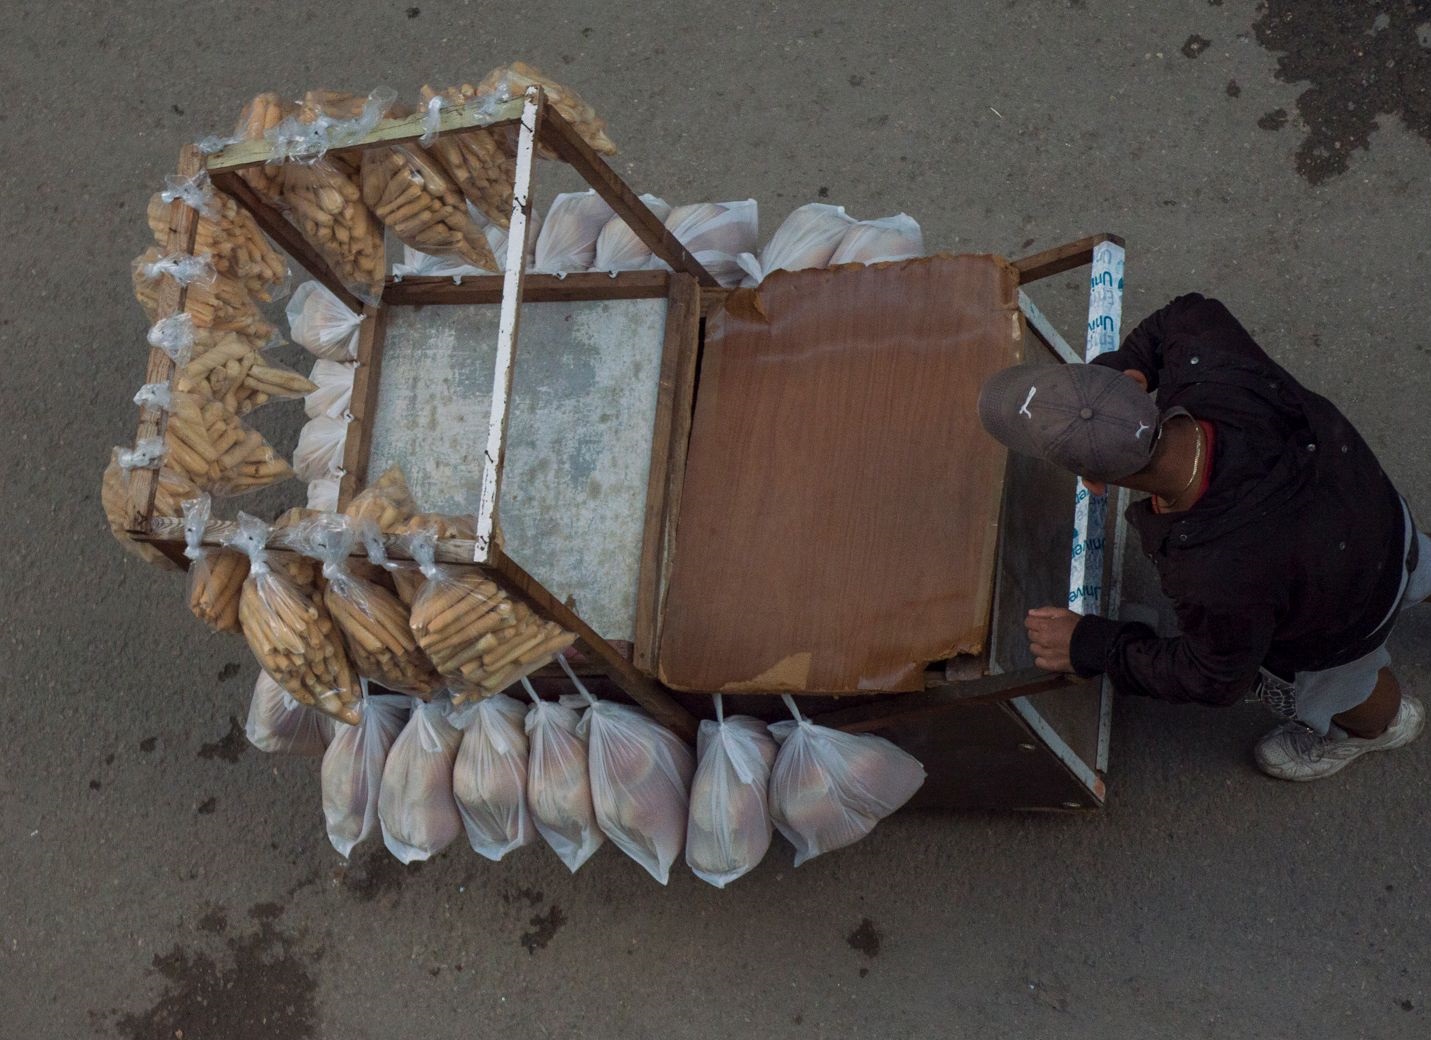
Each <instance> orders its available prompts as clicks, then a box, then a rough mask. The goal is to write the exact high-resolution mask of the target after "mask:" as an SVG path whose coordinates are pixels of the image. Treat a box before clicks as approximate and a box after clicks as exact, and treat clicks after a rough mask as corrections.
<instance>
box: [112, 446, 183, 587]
mask: <svg viewBox="0 0 1431 1040" xmlns="http://www.w3.org/2000/svg"><path fill="white" fill-rule="evenodd" d="M121 460H123V462H140V461H146V460H143V459H135V458H133V457H132V456H131V455H130V453H129V449H126V448H114V449H112V450H111V451H110V453H109V465H108V466H106V467H105V468H104V476H103V477H102V478H101V480H100V485H99V502H100V506H101V507H102V508H103V509H104V518H105V520H106V521H107V522H108V523H109V530H110V533H111V534H113V535H114V539H115V541H117V542H118V543H119V544H120V546H121V547H122V548H123V549H124V551H125V552H128V553H130V554H131V555H133V556H137V557H138V558H139V559H141V560H143V561H144V562H145V563H152V564H155V565H157V566H159V567H163V568H164V569H165V570H177V569H178V564H176V563H174V561H173V560H171V559H169V557H167V556H165V555H164V554H163V553H162V552H160V551H159V550H158V549H156V548H155V547H154V546H152V545H150V544H149V543H148V542H136V541H135V540H134V539H132V538H130V537H129V511H130V502H129V490H130V478H131V476H132V474H133V472H134V468H135V467H132V466H125V465H123V464H122V462H121ZM158 473H159V475H158V478H157V481H156V486H155V489H154V515H155V516H167V517H174V516H180V515H182V513H183V508H184V507H183V503H184V501H185V500H186V499H190V498H193V497H194V496H195V495H197V494H198V493H199V489H198V487H197V486H196V485H195V484H194V482H193V481H192V480H190V479H189V478H188V477H187V476H185V475H184V474H182V473H179V472H177V471H176V470H174V469H173V468H172V467H170V466H164V467H162V468H161V469H160V470H159V471H158Z"/></svg>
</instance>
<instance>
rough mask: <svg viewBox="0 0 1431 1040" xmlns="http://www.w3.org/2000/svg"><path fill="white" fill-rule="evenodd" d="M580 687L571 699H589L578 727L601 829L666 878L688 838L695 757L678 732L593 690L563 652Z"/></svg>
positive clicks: (663, 881)
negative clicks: (597, 695) (599, 697)
mask: <svg viewBox="0 0 1431 1040" xmlns="http://www.w3.org/2000/svg"><path fill="white" fill-rule="evenodd" d="M558 660H559V661H560V663H561V665H562V667H563V669H565V671H566V673H567V676H568V677H569V678H570V679H571V681H572V683H573V684H575V686H576V688H577V691H578V693H577V696H575V697H572V698H570V699H568V698H563V699H564V700H566V701H567V703H568V704H569V705H572V704H579V703H582V702H583V701H584V702H585V704H586V714H584V715H583V716H582V717H581V722H580V724H579V725H578V726H577V733H578V735H580V736H583V737H585V738H586V740H587V750H588V754H589V755H590V758H591V765H590V768H591V802H592V806H593V807H594V808H595V810H596V822H597V823H598V824H599V825H600V827H601V830H602V832H603V833H604V834H605V835H606V836H607V837H608V838H610V839H611V840H612V842H613V843H615V845H616V846H617V847H618V848H619V849H621V851H622V852H624V853H626V855H628V856H630V857H631V858H632V859H634V860H635V861H636V862H637V863H639V864H640V865H641V866H642V867H644V868H645V869H646V871H647V873H649V874H650V875H651V876H652V877H653V878H655V879H656V880H657V881H659V882H660V883H661V884H663V885H664V884H666V882H667V880H668V879H669V878H670V876H671V864H672V863H674V862H675V861H676V860H677V858H679V857H680V855H681V850H682V849H683V848H684V847H685V844H686V820H687V813H688V809H689V798H690V789H691V776H692V774H693V773H694V772H695V769H696V760H695V756H694V755H692V754H691V749H690V748H689V747H687V746H686V744H685V742H684V741H683V740H681V738H680V737H678V736H676V735H675V734H674V733H672V732H671V731H670V730H668V729H666V727H664V726H662V725H661V724H660V723H658V722H656V720H655V719H653V718H651V716H649V715H647V714H646V713H645V712H644V711H641V710H640V709H639V708H633V707H631V706H629V705H626V704H617V703H616V702H615V701H599V700H597V699H596V698H595V697H593V696H592V695H591V693H590V692H589V691H588V690H587V688H586V687H585V685H583V684H582V682H581V680H580V679H578V678H577V677H576V673H574V672H573V671H572V670H571V667H570V666H569V665H567V663H566V660H565V658H558Z"/></svg>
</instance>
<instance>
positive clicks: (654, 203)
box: [591, 195, 671, 274]
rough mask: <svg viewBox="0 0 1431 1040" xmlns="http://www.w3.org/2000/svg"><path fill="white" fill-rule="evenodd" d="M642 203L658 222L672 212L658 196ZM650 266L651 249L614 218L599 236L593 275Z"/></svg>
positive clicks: (627, 226)
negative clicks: (598, 272) (600, 272)
mask: <svg viewBox="0 0 1431 1040" xmlns="http://www.w3.org/2000/svg"><path fill="white" fill-rule="evenodd" d="M641 201H642V202H644V203H645V204H646V208H647V209H649V210H650V211H651V212H652V213H654V214H655V215H656V217H657V219H658V220H665V219H666V217H667V215H668V214H669V213H670V212H671V205H670V203H668V202H667V201H666V200H665V199H659V198H657V197H656V196H655V195H642V196H641ZM649 266H651V247H650V246H648V245H647V244H646V243H645V242H642V241H641V239H640V238H639V237H638V236H637V234H636V232H634V231H632V230H631V225H629V224H627V223H626V221H625V220H623V219H621V217H619V216H612V218H611V219H610V220H608V221H607V222H606V223H605V224H604V225H603V226H602V228H601V234H599V235H597V236H596V257H595V259H594V260H593V261H592V265H591V269H592V270H593V271H609V272H611V273H613V274H614V273H615V272H617V271H640V270H643V269H644V268H647V267H649Z"/></svg>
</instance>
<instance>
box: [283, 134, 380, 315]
mask: <svg viewBox="0 0 1431 1040" xmlns="http://www.w3.org/2000/svg"><path fill="white" fill-rule="evenodd" d="M362 194H363V193H362V188H361V186H360V184H359V180H358V174H357V171H356V169H354V168H353V166H352V165H351V164H350V163H349V162H347V161H345V160H344V159H343V158H342V157H340V156H331V157H324V158H322V159H318V160H316V161H313V162H293V163H289V164H287V165H285V166H284V168H283V194H282V197H281V201H282V204H283V205H284V206H285V207H286V208H287V210H288V214H289V219H291V220H292V221H293V223H294V225H295V226H296V227H297V228H298V230H299V232H300V233H302V235H303V237H304V238H305V239H306V240H307V241H308V244H309V245H311V246H312V247H313V248H314V249H315V250H317V252H318V254H319V255H320V256H321V257H322V258H323V260H324V262H325V263H327V265H328V266H329V267H330V268H331V269H332V271H333V273H334V274H335V275H337V276H338V280H339V281H341V282H342V283H343V285H344V286H346V287H347V289H348V291H349V292H351V293H352V294H353V295H354V296H357V297H358V298H359V299H361V300H363V301H364V302H367V303H376V302H377V300H378V299H379V297H380V296H381V295H382V289H383V280H384V278H385V276H386V274H387V253H386V246H385V244H384V241H383V225H382V224H381V223H380V222H379V220H378V218H377V217H376V216H374V215H373V213H372V211H371V210H369V209H368V207H367V206H366V205H364V203H363V198H362Z"/></svg>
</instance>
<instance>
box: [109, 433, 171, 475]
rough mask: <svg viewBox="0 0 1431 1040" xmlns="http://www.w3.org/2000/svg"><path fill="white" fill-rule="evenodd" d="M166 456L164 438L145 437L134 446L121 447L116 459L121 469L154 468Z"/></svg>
mask: <svg viewBox="0 0 1431 1040" xmlns="http://www.w3.org/2000/svg"><path fill="white" fill-rule="evenodd" d="M163 458H164V439H163V438H162V437H145V438H144V439H143V440H141V441H139V442H138V443H137V444H135V445H134V447H132V448H123V449H120V451H119V454H118V455H117V456H116V457H115V461H116V462H118V463H119V466H120V468H121V469H154V468H155V467H157V466H158V465H159V462H160V460H161V459H163Z"/></svg>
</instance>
